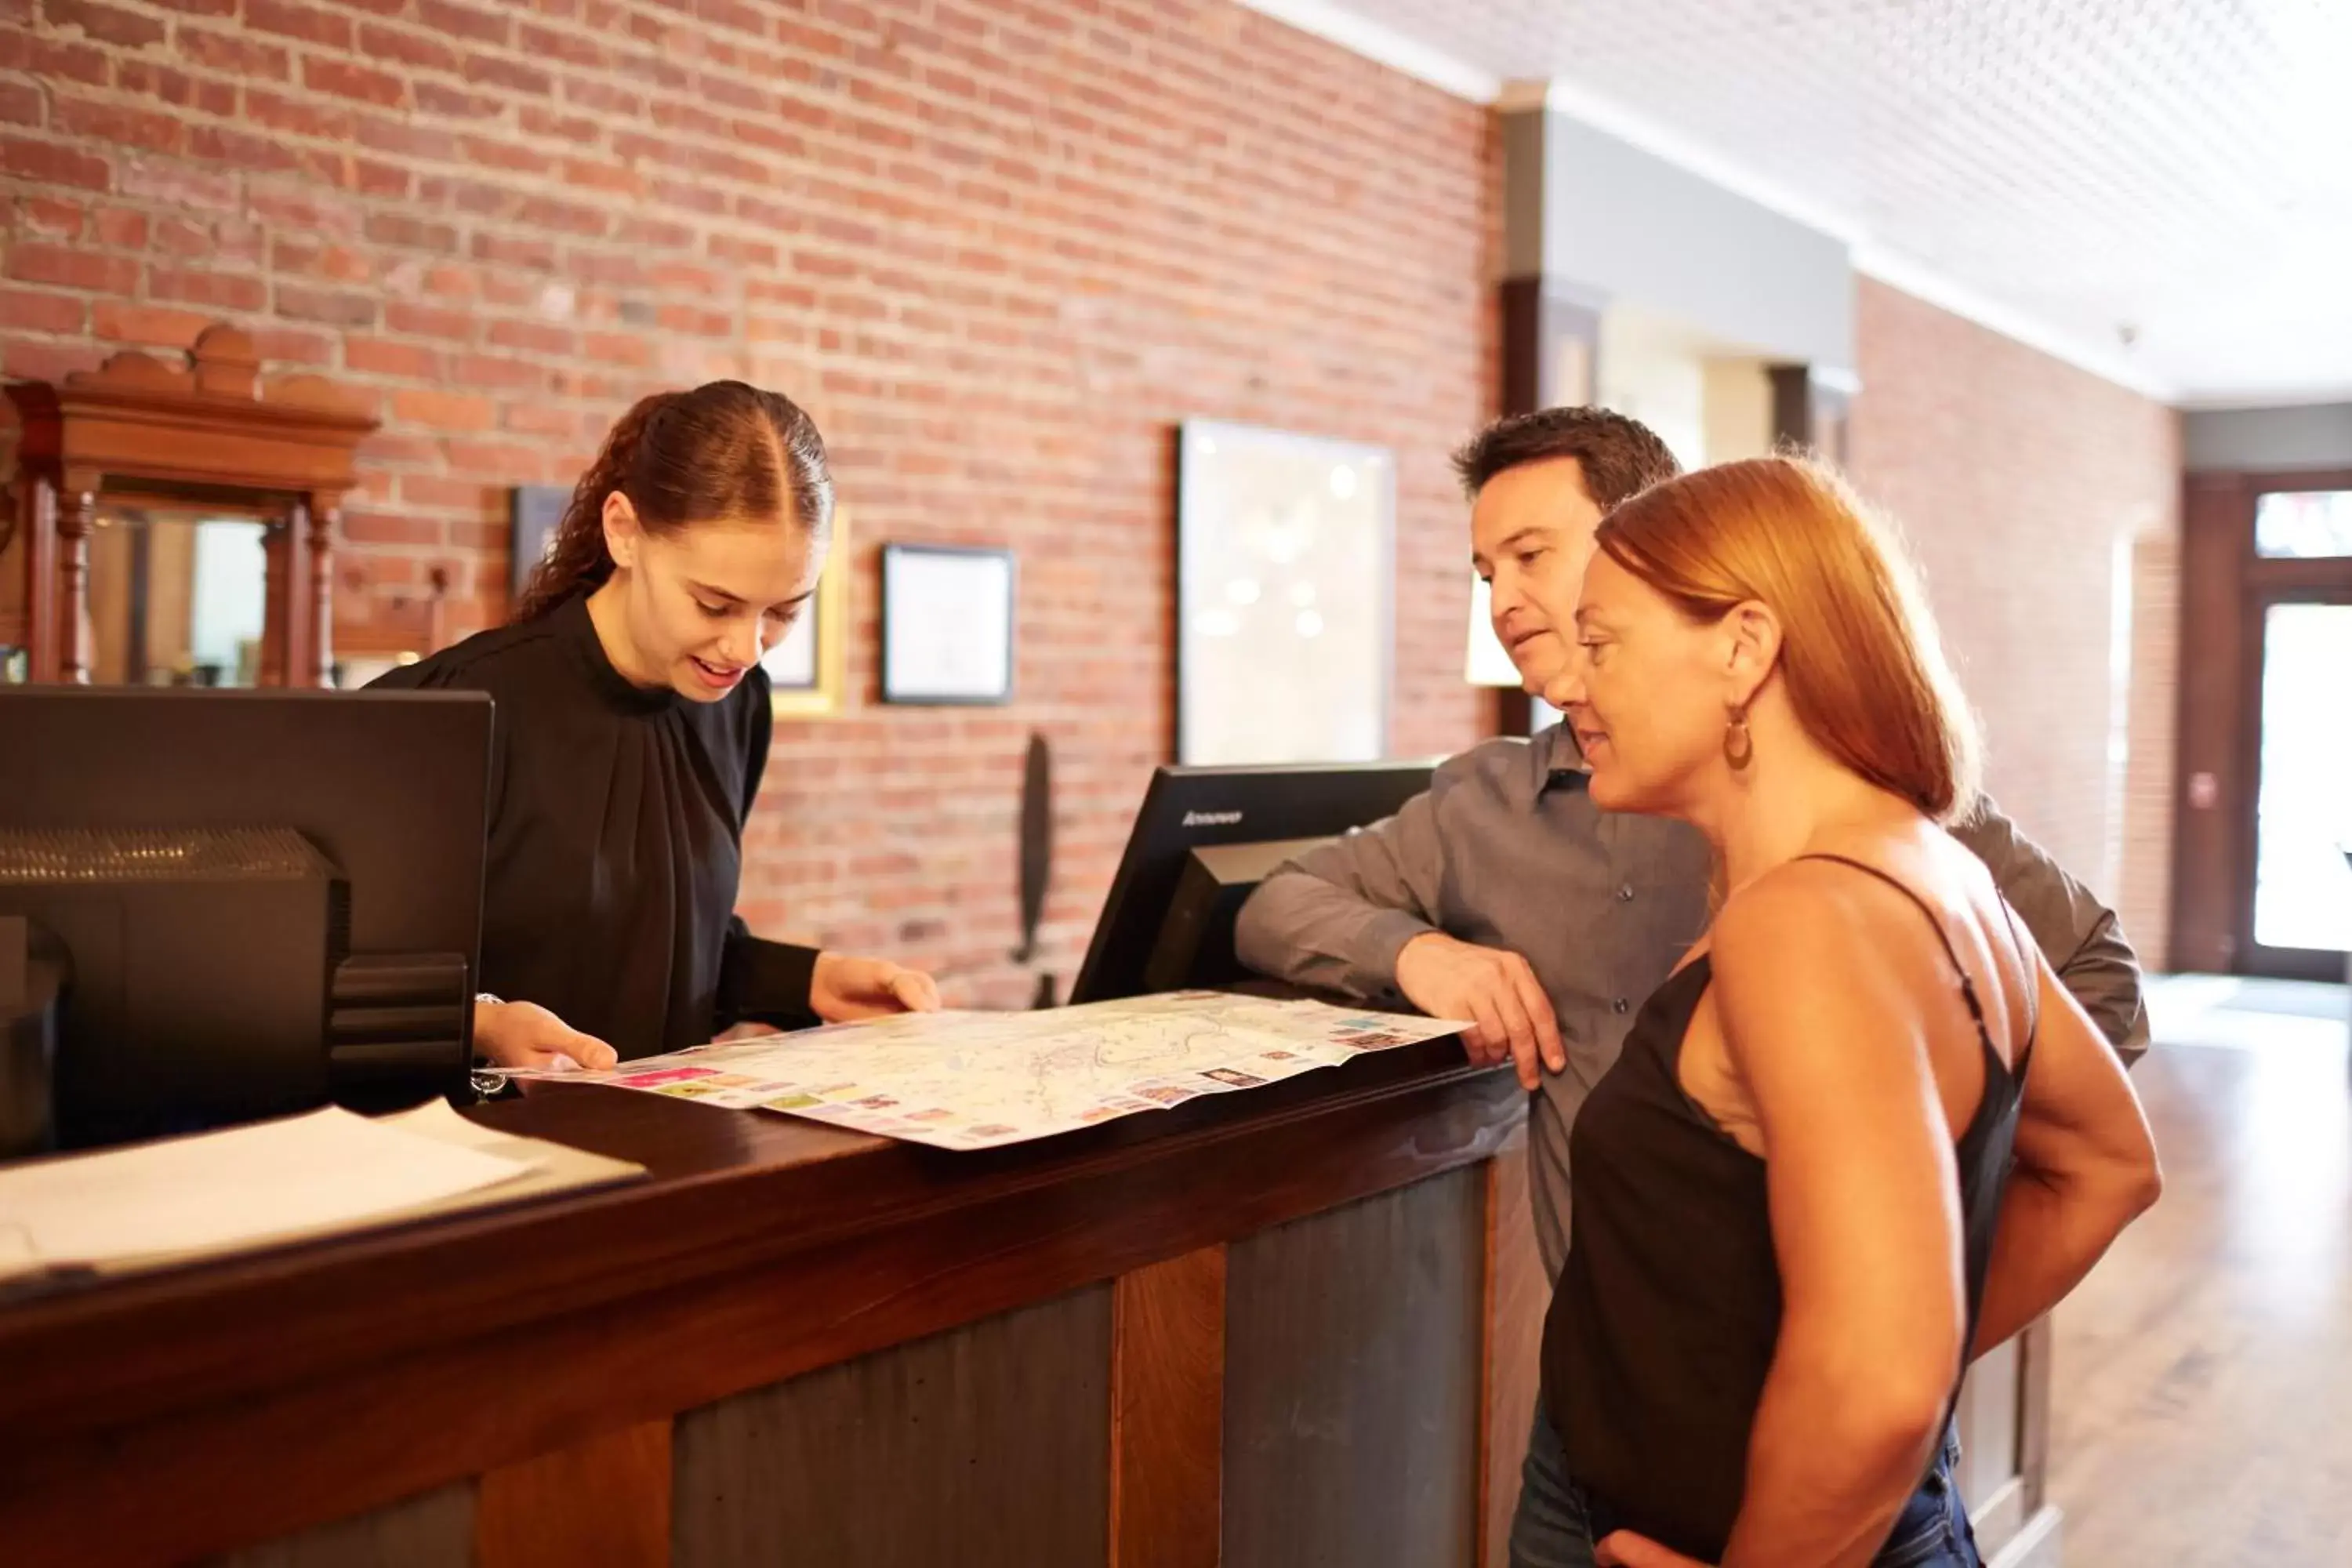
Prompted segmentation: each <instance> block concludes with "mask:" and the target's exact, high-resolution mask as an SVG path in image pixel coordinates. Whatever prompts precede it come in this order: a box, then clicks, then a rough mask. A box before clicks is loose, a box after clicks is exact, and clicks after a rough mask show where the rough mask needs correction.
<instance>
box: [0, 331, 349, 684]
mask: <svg viewBox="0 0 2352 1568" xmlns="http://www.w3.org/2000/svg"><path fill="white" fill-rule="evenodd" d="M6 391H7V396H8V398H9V401H10V402H12V403H14V404H15V405H16V413H17V417H18V423H19V426H20V435H19V437H18V440H17V444H16V468H15V474H14V477H13V479H14V482H13V491H14V494H15V496H16V502H15V505H14V507H13V508H12V511H13V515H14V518H15V521H16V527H17V528H18V529H20V530H23V531H26V532H27V534H28V536H29V542H30V544H31V548H29V549H28V550H27V551H26V568H25V569H26V601H27V609H28V616H27V622H28V625H30V626H32V627H33V630H34V635H33V637H31V639H30V640H31V642H32V645H33V646H32V666H33V669H32V673H33V679H36V680H56V679H64V680H81V679H88V678H89V649H88V648H87V647H86V646H85V643H86V637H84V634H83V631H82V627H83V625H84V623H85V620H86V618H87V616H86V611H87V607H88V577H89V567H88V559H89V557H88V551H87V548H86V545H85V540H86V537H87V535H88V532H89V525H90V522H91V521H92V519H93V517H94V516H95V514H96V512H97V511H98V510H99V509H100V507H101V506H116V505H121V503H123V502H125V501H129V502H131V503H134V504H137V503H155V504H160V505H163V506H165V507H171V506H174V505H177V506H181V507H187V508H199V507H201V508H221V509H226V510H233V511H243V512H247V513H249V514H251V515H255V516H257V517H260V518H262V519H263V520H265V521H268V522H269V523H270V524H271V525H272V542H273V548H272V549H271V550H270V552H269V554H268V559H269V562H270V573H269V583H268V613H267V626H268V632H267V634H266V637H265V649H264V655H263V668H264V670H265V675H264V679H265V680H268V681H272V682H277V681H287V682H294V683H299V684H303V685H310V684H318V683H323V682H324V681H325V680H326V679H328V672H329V669H330V668H331V659H330V647H329V644H330V637H329V628H330V626H331V616H330V605H329V604H328V600H329V598H330V596H331V594H330V584H331V581H332V577H331V571H332V559H333V532H334V524H335V520H336V517H337V515H338V513H339V511H340V510H341V505H342V500H343V497H344V496H345V495H347V494H348V493H349V492H350V491H351V490H352V489H353V488H354V487H355V486H356V485H357V484H358V482H359V478H358V472H357V468H356V453H357V449H358V447H359V445H360V443H361V442H362V441H363V440H364V439H366V438H367V437H368V436H369V435H370V434H371V433H372V432H373V430H374V429H375V427H376V421H375V418H374V416H373V415H371V414H370V413H369V412H368V411H367V409H366V407H365V406H364V405H363V404H362V401H361V400H360V399H359V398H358V397H357V396H355V395H353V394H352V393H350V392H348V391H347V390H345V389H344V388H341V387H340V386H338V385H336V384H334V383H333V382H331V381H330V380H328V379H327V378H325V377H323V376H318V375H293V376H285V377H278V378H265V377H264V376H263V375H262V374H261V356H260V353H259V351H258V349H257V346H256V344H255V342H254V340H253V337H252V334H250V333H248V332H246V331H242V330H240V329H238V328H236V327H233V326H230V325H228V324H226V323H217V324H215V325H213V326H211V327H207V328H206V329H205V331H203V332H201V333H199V334H198V335H197V338H196V341H195V343H194V346H193V347H192V348H190V349H189V350H188V351H187V352H186V353H183V354H182V355H180V356H179V363H166V362H165V361H164V360H163V359H159V358H157V357H156V356H154V355H152V354H150V353H141V352H138V351H127V352H125V353H118V354H115V355H114V356H113V357H111V358H110V359H109V360H108V361H107V362H106V363H104V364H102V365H100V367H99V368H98V369H96V370H94V371H78V372H76V373H74V374H70V375H68V376H67V377H66V378H65V379H64V380H63V381H61V382H57V383H48V382H20V383H17V384H13V385H11V386H9V387H8V388H7V389H6Z"/></svg>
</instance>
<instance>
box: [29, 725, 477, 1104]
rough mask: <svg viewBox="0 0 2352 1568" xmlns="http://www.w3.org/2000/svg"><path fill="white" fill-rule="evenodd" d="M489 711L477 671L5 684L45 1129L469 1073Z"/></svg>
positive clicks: (348, 1093) (344, 1098) (294, 1099)
mask: <svg viewBox="0 0 2352 1568" xmlns="http://www.w3.org/2000/svg"><path fill="white" fill-rule="evenodd" d="M490 723H491V707H490V700H489V698H488V696H487V695H485V694H482V693H479V692H441V691H431V692H409V691H400V692H373V691H364V692H329V691H300V690H279V689H271V690H252V691H241V690H196V689H143V688H94V687H70V686H37V687H19V688H0V847H5V848H6V849H7V850H8V857H7V858H6V862H5V864H0V915H6V914H19V915H24V916H26V917H28V918H29V919H30V920H31V921H34V922H36V923H37V924H41V925H45V926H47V928H48V929H49V930H50V931H51V932H52V938H51V940H52V944H53V945H54V944H55V942H56V941H57V940H58V939H62V940H63V944H64V946H65V948H66V953H65V958H66V961H67V963H68V967H69V970H70V982H69V985H68V991H67V994H66V998H65V1001H64V1003H63V1006H62V1025H61V1027H60V1029H59V1031H58V1039H57V1047H56V1048H57V1052H58V1059H57V1074H58V1076H57V1085H56V1097H57V1098H56V1104H57V1131H58V1142H61V1143H63V1144H66V1145H67V1146H75V1145H79V1144H89V1143H95V1142H114V1141H117V1140H119V1139H121V1138H123V1137H134V1136H143V1135H147V1134H150V1133H153V1132H159V1131H182V1130H185V1129H188V1128H191V1127H196V1126H205V1125H216V1124H220V1123H222V1122H226V1121H237V1120H242V1119H245V1118H247V1117H250V1116H255V1115H267V1114H273V1113H277V1112H281V1111H287V1110H299V1109H303V1108H305V1107H307V1106H312V1105H317V1104H320V1103H322V1102H323V1101H325V1100H329V1099H332V1100H337V1101H339V1102H341V1103H345V1104H354V1105H360V1106H363V1107H373V1106H374V1105H380V1104H395V1103H402V1102H405V1103H411V1104H413V1103H415V1101H416V1100H421V1099H424V1098H425V1097H427V1096H429V1095H431V1094H433V1093H436V1092H442V1093H447V1092H455V1091H457V1090H459V1089H462V1088H463V1087H464V1084H465V1075H466V1069H467V1066H468V1064H469V1063H470V1060H471V1057H472V1032H471V1030H472V1008H471V999H472V996H473V994H474V991H475V989H476V984H475V976H476V974H477V973H478V965H479V962H480V949H481V927H482V870H483V858H484V846H485V838H486V834H487V826H488V798H489V764H490ZM296 836H299V837H296ZM60 928H63V929H60Z"/></svg>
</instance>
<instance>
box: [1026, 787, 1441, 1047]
mask: <svg viewBox="0 0 2352 1568" xmlns="http://www.w3.org/2000/svg"><path fill="white" fill-rule="evenodd" d="M1435 766H1436V764H1435V763H1434V762H1433V761H1431V760H1427V759H1424V760H1423V761H1419V762H1385V763H1304V764H1287V765H1284V766H1277V767H1215V768H1200V767H1193V768H1186V767H1161V768H1159V769H1158V770H1156V771H1155V772H1154V773H1152V775H1151V784H1150V787H1149V788H1148V789H1147V790H1145V792H1144V795H1143V805H1142V808H1141V809H1140V810H1139V811H1138V812H1137V813H1136V817H1135V826H1134V829H1133V831H1131V832H1130V833H1129V836H1128V840H1127V850H1126V853H1125V854H1124V855H1123V856H1121V857H1120V859H1119V864H1118V875H1117V876H1116V877H1115V878H1114V879H1112V881H1111V888H1110V897H1109V898H1108V900H1106V901H1105V902H1104V905H1103V913H1102V919H1101V920H1100V921H1097V924H1096V926H1095V934H1094V941H1093V942H1092V943H1091V944H1090V945H1089V946H1088V947H1087V962H1086V966H1085V968H1083V969H1082V970H1080V971H1079V973H1078V979H1077V984H1076V985H1075V986H1073V987H1072V988H1071V992H1070V1000H1071V1001H1072V1002H1074V1003H1077V1002H1103V1001H1108V1000H1110V999H1112V998H1114V997H1119V996H1138V995H1142V994H1146V993H1147V992H1148V991H1150V989H1151V986H1150V981H1149V980H1148V979H1147V975H1148V973H1149V971H1150V967H1151V961H1152V954H1153V952H1154V951H1155V949H1157V948H1158V947H1159V946H1160V928H1161V926H1162V925H1163V923H1165V922H1166V921H1167V920H1168V917H1169V910H1170V905H1171V900H1174V899H1175V897H1176V893H1177V889H1178V887H1179V885H1180V884H1181V881H1182V880H1183V877H1184V869H1185V866H1186V863H1187V860H1188V858H1189V857H1190V856H1191V855H1192V851H1193V850H1194V849H1195V848H1198V847H1208V846H1212V845H1220V844H1265V843H1271V842H1275V841H1277V840H1286V839H1312V838H1327V837H1336V836H1337V835H1339V834H1341V833H1345V832H1347V831H1348V830H1349V828H1351V827H1362V826H1368V825H1370V824H1371V823H1374V822H1378V821H1380V820H1381V818H1382V817H1386V816H1393V815H1395V813H1396V811H1397V809H1398V807H1400V806H1402V805H1404V803H1405V802H1406V801H1408V800H1410V799H1412V797H1413V796H1414V795H1419V794H1420V793H1421V792H1422V791H1423V790H1425V789H1427V788H1428V787H1429V775H1430V773H1432V771H1433V769H1434V768H1435Z"/></svg>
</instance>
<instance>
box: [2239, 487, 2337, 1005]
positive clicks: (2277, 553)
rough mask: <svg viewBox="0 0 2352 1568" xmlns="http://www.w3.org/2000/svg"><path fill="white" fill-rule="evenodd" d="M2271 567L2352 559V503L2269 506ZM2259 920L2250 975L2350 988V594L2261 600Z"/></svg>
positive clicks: (2266, 529) (2263, 504)
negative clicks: (2339, 982)
mask: <svg viewBox="0 0 2352 1568" xmlns="http://www.w3.org/2000/svg"><path fill="white" fill-rule="evenodd" d="M2255 555H2258V557H2261V560H2267V562H2288V560H2291V562H2328V564H2336V562H2343V560H2345V557H2352V494H2347V491H2316V494H2312V491H2305V494H2267V496H2263V499H2261V500H2258V508H2255ZM2253 611H2255V618H2258V630H2255V635H2258V639H2261V642H2258V656H2255V670H2258V679H2261V691H2258V703H2255V721H2258V733H2255V802H2253V908H2251V921H2249V926H2251V929H2249V933H2246V936H2249V938H2251V941H2249V945H2246V952H2244V963H2242V966H2244V969H2251V971H2255V973H2274V975H2295V978H2310V980H2340V978H2345V952H2347V950H2352V588H2343V585H2316V583H2310V585H2303V583H2298V585H2272V588H2263V590H2258V593H2255V605H2253Z"/></svg>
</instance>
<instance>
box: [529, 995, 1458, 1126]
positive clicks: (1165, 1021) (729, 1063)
mask: <svg viewBox="0 0 2352 1568" xmlns="http://www.w3.org/2000/svg"><path fill="white" fill-rule="evenodd" d="M1464 1027H1465V1026H1464V1025H1461V1024H1451V1023H1443V1022H1440V1021H1438V1020H1435V1019H1431V1018H1423V1017H1418V1016H1398V1015H1393V1014H1386V1013H1358V1012H1350V1011H1349V1010H1347V1009H1346V1008H1341V1007H1334V1006H1331V1005H1328V1004H1326V1003H1321V1002H1311V1001H1275V1000H1272V999H1268V998H1263V997H1255V996H1239V995H1234V994H1228V993H1225V992H1217V991H1185V992H1175V993H1171V994H1166V995H1160V996H1139V997H1133V998H1130V999H1128V1000H1124V1001H1118V1002H1096V1003H1089V1004H1087V1005H1084V1006H1077V1007H1062V1008H1055V1009H1051V1010H1047V1011H1045V1012H1036V1013H968V1012H944V1013H927V1014H908V1015H903V1016H898V1017H891V1018H883V1019H877V1020H876V1021H874V1022H871V1023H864V1024H834V1025H828V1026H825V1027H823V1028H817V1029H806V1030H803V1031H801V1032H800V1033H797V1034H791V1035H769V1036H763V1037H760V1038H758V1039H750V1040H731V1041H729V1042H727V1043H726V1044H724V1045H710V1046H698V1047H694V1048H693V1049H691V1050H684V1051H675V1052H672V1053H671V1054H669V1055H667V1056H661V1057H646V1058H639V1059H637V1060H635V1061H630V1062H624V1063H622V1064H621V1065H620V1066H619V1067H617V1068H612V1069H611V1070H609V1071H604V1072H580V1071H577V1070H564V1071H561V1072H559V1071H556V1070H553V1069H548V1068H530V1069H523V1070H518V1071H512V1072H509V1074H508V1075H507V1076H508V1077H509V1078H518V1079H562V1081H564V1082H567V1083H583V1082H586V1083H599V1084H609V1085H611V1086H612V1087H614V1088H615V1089H636V1090H639V1091H641V1092H643V1093H647V1094H661V1095H667V1096H669V1097H671V1098H673V1099H677V1100H698V1101H700V1102H701V1103H703V1104H705V1105H715V1106H723V1107H726V1108H728V1109H730V1110H779V1111H783V1112H786V1113H788V1114H790V1115H793V1116H803V1117H807V1118H809V1119H810V1120H812V1121H824V1122H829V1123H831V1124H832V1125H834V1126H836V1127H846V1128H850V1129H853V1130H855V1131H859V1132H871V1133H877V1134H880V1135H882V1136H885V1137H890V1138H903V1139H907V1140H909V1141H911V1142H918V1143H929V1144H932V1145H934V1146H935V1147H938V1148H941V1149H989V1148H994V1147H996V1146H997V1145H999V1144H1004V1143H1019V1142H1026V1141H1027V1140H1029V1139H1032V1138H1045V1137H1050V1136H1051V1135H1053V1134H1054V1133H1056V1132H1067V1131H1073V1130H1075V1129H1076V1128H1080V1127H1092V1126H1095V1125H1097V1123H1100V1122H1104V1121H1113V1120H1115V1119H1117V1118H1118V1117H1122V1116H1132V1115H1134V1114H1135V1113H1137V1112H1138V1111H1144V1110H1164V1109H1166V1108H1167V1107H1170V1106H1174V1105H1181V1104H1183V1103H1184V1102H1185V1101H1186V1100H1194V1099H1197V1098H1199V1097H1200V1096H1202V1095H1204V1094H1228V1093H1231V1092H1233V1091H1234V1090H1235V1089H1256V1088H1258V1087H1260V1086H1262V1085H1265V1084H1269V1083H1274V1082H1277V1081H1279V1080H1281V1079H1286V1078H1295V1077H1297V1075H1298V1074H1300V1073H1303V1072H1307V1071H1311V1070H1312V1069H1314V1068H1323V1067H1335V1066H1337V1065H1338V1064H1339V1063H1340V1062H1343V1061H1346V1060H1347V1059H1348V1058H1350V1057H1353V1056H1357V1055H1359V1054H1360V1053H1362V1052H1364V1051H1371V1050H1383V1049H1386V1048H1388V1047H1393V1046H1404V1045H1411V1044H1413V1043H1414V1042H1416V1041H1420V1040H1429V1039H1435V1038H1437V1037H1440V1036H1442V1035H1451V1034H1455V1033H1458V1032H1460V1030H1462V1029H1463V1028H1464Z"/></svg>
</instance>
